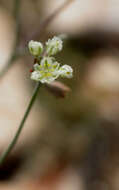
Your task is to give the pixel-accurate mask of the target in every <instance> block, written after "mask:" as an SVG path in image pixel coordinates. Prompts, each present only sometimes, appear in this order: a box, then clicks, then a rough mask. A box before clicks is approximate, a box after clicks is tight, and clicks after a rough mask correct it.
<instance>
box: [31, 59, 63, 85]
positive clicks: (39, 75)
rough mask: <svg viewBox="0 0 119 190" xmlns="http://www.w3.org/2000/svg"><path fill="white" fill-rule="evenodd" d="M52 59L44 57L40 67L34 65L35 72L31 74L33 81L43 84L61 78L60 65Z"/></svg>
mask: <svg viewBox="0 0 119 190" xmlns="http://www.w3.org/2000/svg"><path fill="white" fill-rule="evenodd" d="M53 61H54V58H52V57H44V58H43V59H42V60H41V63H40V65H39V64H35V65H34V71H33V72H32V74H31V79H33V80H36V81H40V82H41V83H51V82H53V81H54V80H55V79H56V78H58V77H59V75H60V73H59V72H58V71H59V66H60V64H59V63H58V62H56V61H54V62H53Z"/></svg>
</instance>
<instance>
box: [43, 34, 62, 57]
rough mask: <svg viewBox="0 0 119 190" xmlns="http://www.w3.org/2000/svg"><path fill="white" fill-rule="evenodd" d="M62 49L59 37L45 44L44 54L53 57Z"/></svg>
mask: <svg viewBox="0 0 119 190" xmlns="http://www.w3.org/2000/svg"><path fill="white" fill-rule="evenodd" d="M62 48H63V42H62V40H61V39H60V38H59V37H56V36H55V37H53V38H52V39H49V40H48V41H47V42H46V52H47V54H48V56H51V55H55V54H56V53H58V52H59V51H61V50H62Z"/></svg>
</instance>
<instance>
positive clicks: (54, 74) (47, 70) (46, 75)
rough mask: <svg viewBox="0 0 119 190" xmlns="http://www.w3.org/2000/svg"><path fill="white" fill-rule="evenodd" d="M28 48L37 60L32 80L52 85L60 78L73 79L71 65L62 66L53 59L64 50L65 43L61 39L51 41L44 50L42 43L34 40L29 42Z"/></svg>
mask: <svg viewBox="0 0 119 190" xmlns="http://www.w3.org/2000/svg"><path fill="white" fill-rule="evenodd" d="M28 47H29V51H30V53H31V54H32V55H33V56H35V58H36V60H37V61H36V63H35V64H34V68H33V71H32V73H31V79H32V80H35V81H40V82H41V83H51V82H53V81H54V80H55V79H57V78H58V77H59V76H61V77H67V78H71V77H72V73H73V70H72V68H71V67H70V66H69V65H63V66H60V63H58V62H57V61H56V60H55V58H54V57H52V56H53V55H55V54H56V53H58V52H59V51H61V50H62V48H63V42H62V40H61V39H60V38H59V37H54V38H52V39H49V40H48V41H47V42H46V44H45V48H43V45H42V43H40V42H37V41H33V40H31V41H30V42H29V44H28Z"/></svg>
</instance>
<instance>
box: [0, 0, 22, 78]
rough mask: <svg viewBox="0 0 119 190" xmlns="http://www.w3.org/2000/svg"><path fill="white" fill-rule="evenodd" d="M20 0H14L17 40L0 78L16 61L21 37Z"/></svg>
mask: <svg viewBox="0 0 119 190" xmlns="http://www.w3.org/2000/svg"><path fill="white" fill-rule="evenodd" d="M20 1H21V0H14V10H13V16H14V19H15V22H16V38H15V42H14V46H13V50H12V55H11V56H10V59H9V60H8V62H7V64H6V66H5V67H4V68H3V69H2V70H1V71H0V79H1V78H2V77H3V76H4V74H5V73H7V71H8V70H9V68H10V67H11V65H12V64H13V63H14V61H15V57H16V50H17V46H18V44H19V38H20V35H19V32H20V23H19V11H20Z"/></svg>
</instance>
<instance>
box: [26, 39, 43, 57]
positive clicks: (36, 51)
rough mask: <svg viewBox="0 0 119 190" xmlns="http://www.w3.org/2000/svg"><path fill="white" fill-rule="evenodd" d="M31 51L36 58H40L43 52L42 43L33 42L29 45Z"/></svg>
mask: <svg viewBox="0 0 119 190" xmlns="http://www.w3.org/2000/svg"><path fill="white" fill-rule="evenodd" d="M28 48H29V51H30V53H31V54H32V55H34V56H39V55H40V54H41V53H42V52H43V45H42V43H41V42H37V41H33V40H31V41H30V42H29V44H28Z"/></svg>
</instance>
